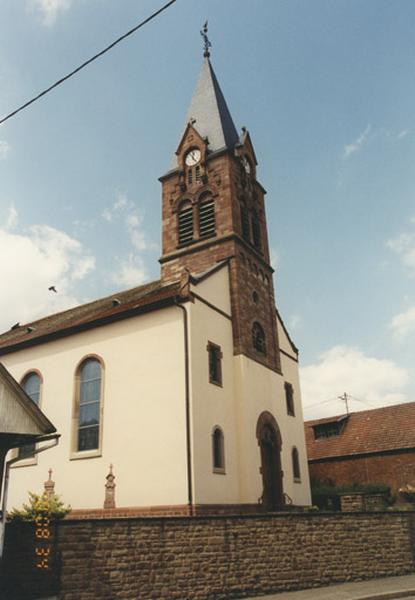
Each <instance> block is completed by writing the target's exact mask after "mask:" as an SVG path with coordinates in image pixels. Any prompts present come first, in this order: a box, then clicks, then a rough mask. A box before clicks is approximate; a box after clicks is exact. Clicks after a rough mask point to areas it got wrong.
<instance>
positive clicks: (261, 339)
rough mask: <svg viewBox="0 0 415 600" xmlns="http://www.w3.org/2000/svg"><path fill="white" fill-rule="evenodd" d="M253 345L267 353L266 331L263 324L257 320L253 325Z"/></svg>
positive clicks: (261, 351)
mask: <svg viewBox="0 0 415 600" xmlns="http://www.w3.org/2000/svg"><path fill="white" fill-rule="evenodd" d="M252 345H253V346H254V348H255V350H256V351H257V352H259V353H260V354H266V353H267V352H266V345H265V333H264V330H263V329H262V327H261V325H260V324H259V323H257V322H255V323H254V324H253V325H252Z"/></svg>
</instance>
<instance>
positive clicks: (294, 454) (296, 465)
mask: <svg viewBox="0 0 415 600" xmlns="http://www.w3.org/2000/svg"><path fill="white" fill-rule="evenodd" d="M291 460H292V463H293V478H294V481H300V479H301V472H300V460H299V457H298V450H297V448H295V447H294V448H293V449H292V451H291Z"/></svg>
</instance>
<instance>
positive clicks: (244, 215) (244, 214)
mask: <svg viewBox="0 0 415 600" xmlns="http://www.w3.org/2000/svg"><path fill="white" fill-rule="evenodd" d="M240 208H241V231H242V237H243V238H244V240H246V241H247V242H249V241H250V231H249V216H248V209H247V208H246V204H245V203H244V202H241V204H240Z"/></svg>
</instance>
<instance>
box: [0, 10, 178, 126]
mask: <svg viewBox="0 0 415 600" xmlns="http://www.w3.org/2000/svg"><path fill="white" fill-rule="evenodd" d="M175 2H176V0H170V2H167V4H165V5H164V6H162V7H161V8H159V9H158V10H157V11H156V12H154V13H153V14H152V15H150V16H149V17H147V18H146V19H144V21H141V23H139V24H138V25H136V26H135V27H133V28H132V29H130V31H127V33H124V35H122V36H121V37H119V38H118V39H116V40H115V41H114V42H112V44H110V45H109V46H107V47H106V48H104V50H101V52H98V54H95V55H94V56H92V57H91V58H89V59H88V60H86V61H85V62H84V63H82V64H81V65H79V67H77V68H76V69H74V70H73V71H71V72H70V73H68V74H67V75H65V76H64V77H62V78H61V79H59V80H58V81H55V83H54V84H52V85H51V86H49V87H48V88H46V89H45V90H43V91H42V92H40V94H38V95H37V96H35V97H34V98H32V99H31V100H29V101H28V102H25V103H24V104H22V106H19V108H16V110H14V111H13V112H11V113H9V114H8V115H6V116H5V117H3V118H2V119H0V125H1V124H2V123H4V122H5V121H7V120H8V119H11V117H14V116H15V115H17V113H19V112H20V111H21V110H23V109H25V108H27V107H28V106H30V105H31V104H33V102H36V100H39V98H42V96H45V95H46V94H48V93H49V92H50V91H52V90H53V89H54V88H56V87H58V85H61V84H62V83H63V82H64V81H66V80H67V79H69V78H70V77H73V76H74V75H76V73H79V71H81V70H82V69H84V68H85V67H86V66H87V65H89V64H90V63H92V62H93V61H94V60H96V59H97V58H100V57H101V56H102V55H103V54H105V53H106V52H108V51H109V50H111V49H112V48H114V46H116V45H117V44H119V43H120V42H122V41H123V40H125V38H126V37H128V36H129V35H131V34H132V33H135V32H136V31H137V30H138V29H140V28H141V27H143V26H144V25H146V24H147V23H149V22H150V21H152V20H153V19H154V18H155V17H157V16H158V15H159V14H160V13H162V12H163V11H164V10H166V9H167V8H169V6H171V5H172V4H174V3H175Z"/></svg>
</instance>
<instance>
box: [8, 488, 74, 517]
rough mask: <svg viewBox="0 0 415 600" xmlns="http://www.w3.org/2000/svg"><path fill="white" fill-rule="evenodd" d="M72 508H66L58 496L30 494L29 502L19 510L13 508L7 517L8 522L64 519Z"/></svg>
mask: <svg viewBox="0 0 415 600" xmlns="http://www.w3.org/2000/svg"><path fill="white" fill-rule="evenodd" d="M70 510H71V507H70V506H65V504H64V503H63V502H62V500H61V499H60V497H59V496H58V495H57V494H51V495H50V496H49V497H48V496H47V495H46V494H35V493H34V492H29V502H28V503H27V504H23V507H22V508H21V509H20V510H19V509H17V508H13V509H12V510H11V511H10V512H9V513H8V515H7V520H8V521H34V520H35V519H36V518H37V517H40V516H42V517H48V518H49V519H51V520H55V519H63V518H64V516H65V515H67V514H68V512H70Z"/></svg>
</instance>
